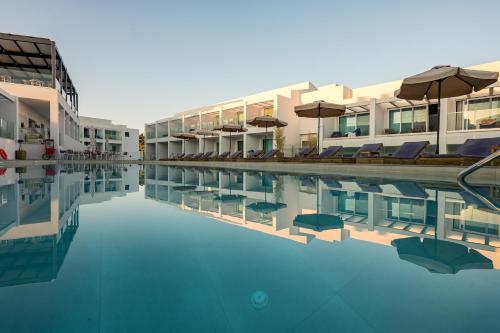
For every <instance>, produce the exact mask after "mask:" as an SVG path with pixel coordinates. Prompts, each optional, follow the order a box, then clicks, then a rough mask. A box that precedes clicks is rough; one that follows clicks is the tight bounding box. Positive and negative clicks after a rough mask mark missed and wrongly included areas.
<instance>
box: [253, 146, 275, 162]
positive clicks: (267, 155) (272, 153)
mask: <svg viewBox="0 0 500 333" xmlns="http://www.w3.org/2000/svg"><path fill="white" fill-rule="evenodd" d="M278 152H279V150H278V149H273V150H270V151H268V152H267V153H265V154H264V155H262V156H261V157H258V158H257V160H258V161H267V160H269V159H271V158H273V157H275V156H276V154H277V153H278Z"/></svg>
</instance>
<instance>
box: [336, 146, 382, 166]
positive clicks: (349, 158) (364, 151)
mask: <svg viewBox="0 0 500 333" xmlns="http://www.w3.org/2000/svg"><path fill="white" fill-rule="evenodd" d="M382 147H383V145H382V144H381V143H366V144H364V145H362V146H361V147H359V148H358V150H356V152H355V153H354V154H352V155H346V154H341V155H337V156H335V157H334V158H332V159H331V160H329V162H334V163H356V159H357V158H365V157H370V156H376V155H378V154H380V150H381V149H382Z"/></svg>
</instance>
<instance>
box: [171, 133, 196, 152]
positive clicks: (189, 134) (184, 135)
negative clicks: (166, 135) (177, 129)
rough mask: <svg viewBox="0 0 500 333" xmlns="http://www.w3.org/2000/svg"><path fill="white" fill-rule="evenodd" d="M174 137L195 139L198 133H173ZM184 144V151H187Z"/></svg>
mask: <svg viewBox="0 0 500 333" xmlns="http://www.w3.org/2000/svg"><path fill="white" fill-rule="evenodd" d="M173 137H174V138H177V139H182V140H194V139H196V135H194V134H191V133H176V134H174V135H173ZM183 146H184V150H183V151H182V152H183V153H185V152H186V151H185V150H186V149H185V146H186V145H185V144H184V145H183Z"/></svg>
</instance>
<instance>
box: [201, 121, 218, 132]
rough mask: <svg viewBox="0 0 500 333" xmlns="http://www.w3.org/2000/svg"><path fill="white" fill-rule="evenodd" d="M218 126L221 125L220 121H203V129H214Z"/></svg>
mask: <svg viewBox="0 0 500 333" xmlns="http://www.w3.org/2000/svg"><path fill="white" fill-rule="evenodd" d="M217 126H219V122H218V121H211V122H204V123H201V129H204V130H209V131H211V130H213V129H214V128H215V127H217Z"/></svg>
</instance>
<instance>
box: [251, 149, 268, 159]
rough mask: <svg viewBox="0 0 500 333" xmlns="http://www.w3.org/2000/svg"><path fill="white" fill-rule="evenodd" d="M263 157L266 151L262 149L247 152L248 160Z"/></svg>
mask: <svg viewBox="0 0 500 333" xmlns="http://www.w3.org/2000/svg"><path fill="white" fill-rule="evenodd" d="M262 155H264V151H263V150H262V149H257V150H250V151H248V152H247V158H248V159H253V158H258V157H260V156H262Z"/></svg>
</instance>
